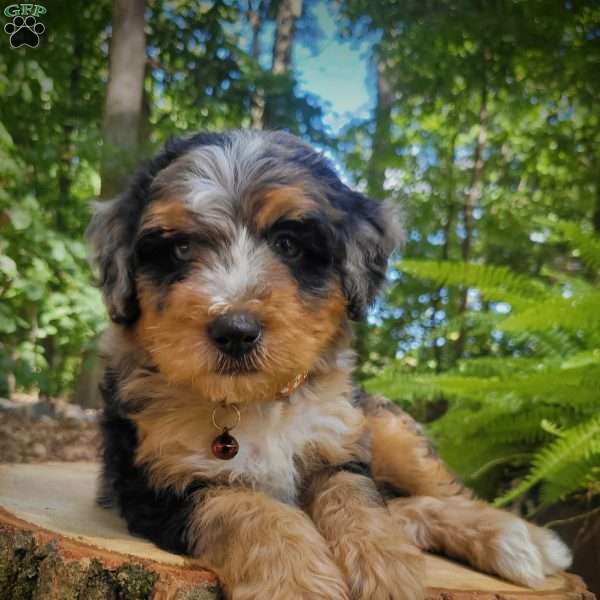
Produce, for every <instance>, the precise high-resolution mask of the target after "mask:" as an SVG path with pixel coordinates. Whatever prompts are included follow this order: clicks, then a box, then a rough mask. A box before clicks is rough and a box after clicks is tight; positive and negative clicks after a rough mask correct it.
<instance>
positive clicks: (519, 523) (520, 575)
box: [490, 518, 571, 588]
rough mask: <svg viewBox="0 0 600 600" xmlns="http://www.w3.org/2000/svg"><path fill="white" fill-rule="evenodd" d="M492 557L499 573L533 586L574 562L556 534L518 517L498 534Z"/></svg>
mask: <svg viewBox="0 0 600 600" xmlns="http://www.w3.org/2000/svg"><path fill="white" fill-rule="evenodd" d="M490 558H491V565H490V567H491V569H492V570H493V571H495V572H496V573H497V574H498V575H501V576H502V577H504V578H505V579H509V580H510V581H514V582H515V583H520V584H523V585H526V586H529V587H533V588H535V587H539V586H540V585H541V584H542V583H543V581H544V577H545V576H546V575H551V574H553V573H556V572H557V571H560V570H562V569H566V568H567V567H568V566H569V565H570V564H571V553H570V552H569V549H568V548H567V547H566V546H565V544H563V542H562V541H561V540H560V539H559V538H558V536H557V535H555V534H554V533H553V532H551V531H549V530H547V529H542V528H541V527H536V526H535V525H531V524H529V523H526V522H525V521H523V520H521V519H517V518H515V519H512V520H511V521H510V522H509V523H508V524H507V525H505V527H504V528H503V530H502V531H501V532H500V534H499V535H498V536H497V537H496V539H495V540H494V543H493V550H492V554H491V557H490Z"/></svg>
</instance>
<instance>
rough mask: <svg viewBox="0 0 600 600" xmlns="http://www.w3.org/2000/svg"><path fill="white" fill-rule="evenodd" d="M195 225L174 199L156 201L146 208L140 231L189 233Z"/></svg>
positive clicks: (190, 215)
mask: <svg viewBox="0 0 600 600" xmlns="http://www.w3.org/2000/svg"><path fill="white" fill-rule="evenodd" d="M195 225H196V223H195V221H194V217H193V215H192V213H191V212H190V211H189V210H188V209H187V208H186V207H185V205H184V204H183V202H181V201H179V200H176V199H168V198H165V199H161V200H156V201H154V202H152V203H151V204H150V206H149V207H148V208H147V210H146V212H145V214H144V218H143V221H142V229H155V228H158V229H166V230H178V231H191V230H192V229H193V228H194V226H195Z"/></svg>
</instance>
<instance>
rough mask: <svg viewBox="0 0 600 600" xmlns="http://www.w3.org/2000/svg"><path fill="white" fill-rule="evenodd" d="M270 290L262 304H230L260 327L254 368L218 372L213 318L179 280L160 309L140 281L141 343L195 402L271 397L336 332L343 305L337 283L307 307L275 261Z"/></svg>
mask: <svg viewBox="0 0 600 600" xmlns="http://www.w3.org/2000/svg"><path fill="white" fill-rule="evenodd" d="M266 280H267V281H268V290H267V291H266V292H263V294H262V298H261V300H260V301H258V300H255V299H248V300H245V301H242V302H239V303H236V305H235V307H234V308H236V309H239V310H248V311H249V312H251V313H252V314H254V315H256V317H257V318H258V319H259V320H260V321H261V323H262V324H263V328H264V334H263V341H262V350H261V353H260V355H259V357H258V358H257V362H258V366H259V370H258V371H257V372H254V373H250V374H240V375H236V376H235V377H223V375H221V374H219V373H218V372H217V370H216V369H217V358H218V355H217V352H216V349H215V348H214V346H213V344H212V342H211V341H210V340H209V338H208V336H207V326H208V324H209V322H210V321H211V320H212V319H213V318H214V316H215V315H213V314H212V313H211V305H210V301H209V299H208V298H206V297H205V296H203V294H202V293H201V292H200V291H199V290H198V289H197V287H195V286H194V284H193V282H190V281H189V280H185V281H183V282H180V283H177V284H174V285H172V286H171V288H170V290H169V293H168V296H167V297H166V298H165V299H164V301H163V302H162V307H160V308H159V306H158V305H159V295H158V290H155V289H154V288H153V287H152V286H151V285H150V284H148V283H147V282H144V281H141V282H138V299H139V303H140V307H141V316H140V318H139V320H138V322H137V323H136V334H137V336H138V340H139V343H140V344H141V345H142V346H143V347H145V348H146V349H147V350H148V351H149V353H150V355H151V356H152V358H153V359H154V361H155V362H156V364H157V365H158V367H159V369H160V370H161V372H162V373H164V375H165V376H166V378H167V379H168V380H169V381H171V382H172V383H178V384H187V385H189V386H190V387H191V388H192V389H194V390H195V391H196V393H197V394H198V397H199V398H202V399H205V400H209V401H218V400H221V399H226V400H227V401H229V402H245V401H248V402H251V401H264V400H270V399H272V398H273V397H274V396H275V395H276V394H277V392H278V391H279V390H280V389H282V388H283V387H284V386H285V385H286V384H287V383H288V382H289V381H290V380H292V379H293V378H294V377H295V376H296V375H298V374H299V373H302V372H304V371H307V370H310V369H312V368H313V366H314V364H315V363H316V362H317V361H318V359H319V356H320V355H321V353H322V352H323V351H324V350H325V349H326V347H327V346H328V345H329V344H330V343H331V342H332V341H333V339H334V338H335V337H336V335H338V332H339V328H340V326H341V323H342V320H343V318H344V314H345V307H346V300H345V298H344V296H343V294H342V291H341V289H340V287H339V285H336V286H335V287H334V289H332V291H331V293H330V294H329V296H328V297H327V298H325V299H322V300H315V301H312V302H311V303H310V305H309V304H308V303H307V302H306V301H305V300H303V299H302V298H301V296H300V293H299V290H298V286H297V284H296V282H295V280H294V279H293V277H292V276H291V274H290V273H289V272H288V271H287V269H286V268H285V266H284V265H282V264H280V263H279V262H278V261H277V260H276V259H273V261H272V263H271V264H270V266H269V272H268V274H267V276H266Z"/></svg>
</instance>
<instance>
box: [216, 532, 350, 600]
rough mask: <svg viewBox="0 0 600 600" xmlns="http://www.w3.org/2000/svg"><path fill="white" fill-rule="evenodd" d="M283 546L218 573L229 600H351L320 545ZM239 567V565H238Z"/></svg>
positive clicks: (343, 582) (295, 541) (339, 572)
mask: <svg viewBox="0 0 600 600" xmlns="http://www.w3.org/2000/svg"><path fill="white" fill-rule="evenodd" d="M297 542H298V540H294V543H290V544H287V543H284V544H279V545H274V547H271V548H268V549H265V551H264V552H260V551H258V552H251V554H253V556H252V560H251V561H250V562H248V563H247V564H246V565H245V566H244V567H243V568H242V569H241V570H240V569H237V570H236V565H230V569H229V575H228V576H227V575H225V574H224V573H222V572H220V571H218V570H217V574H218V575H219V576H221V575H225V576H224V577H223V578H222V581H223V583H224V584H225V596H226V597H227V598H228V599H230V600H350V596H349V592H348V586H347V584H346V581H345V580H344V577H343V575H342V573H341V571H340V569H339V568H338V566H337V565H336V564H335V562H334V561H333V560H332V557H331V554H330V553H329V552H328V550H327V548H326V546H325V545H324V544H323V545H312V546H311V545H304V544H299V543H297ZM238 566H239V565H238Z"/></svg>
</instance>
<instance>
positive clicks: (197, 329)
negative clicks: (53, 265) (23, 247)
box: [89, 131, 570, 600]
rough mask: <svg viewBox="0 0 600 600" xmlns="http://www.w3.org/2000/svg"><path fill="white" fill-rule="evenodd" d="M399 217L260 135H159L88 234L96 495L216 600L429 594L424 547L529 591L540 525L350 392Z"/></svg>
mask: <svg viewBox="0 0 600 600" xmlns="http://www.w3.org/2000/svg"><path fill="white" fill-rule="evenodd" d="M400 231H401V228H400V226H399V223H398V219H397V217H396V216H395V215H394V213H393V211H392V210H391V209H390V208H389V207H388V206H386V205H385V204H378V203H375V202H372V201H371V200H369V199H367V198H366V197H364V196H363V195H362V194H360V193H358V192H355V191H352V190H351V189H349V188H348V187H347V186H346V185H345V184H343V183H342V182H341V181H340V179H339V178H338V176H337V175H336V173H335V171H334V170H333V169H332V168H331V166H330V165H329V164H328V163H327V161H326V160H325V159H324V158H323V156H321V155H320V154H318V153H316V152H315V151H313V150H312V149H311V148H310V147H309V146H307V145H306V144H305V143H303V142H302V141H300V140H299V139H297V138H295V137H293V136H291V135H288V134H285V133H275V132H250V131H232V132H229V133H224V134H198V135H195V136H193V137H189V138H187V139H181V140H176V141H173V142H171V143H169V144H167V146H166V148H165V149H164V151H163V152H162V153H161V154H159V155H158V157H157V158H155V159H154V160H153V161H151V162H150V163H149V164H148V165H147V166H146V167H145V168H144V169H142V170H141V171H140V172H139V173H138V174H137V175H136V176H135V178H134V179H133V180H132V182H131V184H130V186H129V188H128V190H127V191H126V192H125V193H124V194H123V195H122V196H120V197H119V198H117V199H116V200H114V201H112V202H109V203H106V204H101V205H99V206H98V208H97V212H96V214H95V216H94V217H93V220H92V223H91V225H90V229H89V234H90V238H91V241H92V243H93V245H94V248H95V258H96V262H97V265H98V268H99V273H100V277H101V286H102V290H103V293H104V297H105V301H106V304H107V307H108V310H109V314H110V318H111V320H112V322H113V325H112V327H111V329H110V331H109V332H108V334H107V337H106V340H105V349H104V353H105V360H106V371H105V374H104V379H103V383H102V386H101V389H102V393H103V397H104V401H105V408H104V417H103V421H102V432H103V439H104V451H103V475H102V481H101V486H100V501H101V502H102V503H104V504H110V503H112V502H114V503H116V504H117V505H118V506H119V508H120V511H121V513H122V515H123V517H124V518H125V519H126V521H127V524H128V526H129V529H130V530H131V531H132V532H133V533H136V534H139V535H142V536H145V537H147V538H149V539H150V540H152V541H153V542H155V543H156V544H157V545H158V546H160V547H162V548H165V549H167V550H170V551H173V552H177V553H182V554H187V555H190V556H192V557H196V558H197V559H199V560H200V561H201V563H203V564H204V565H206V566H208V567H209V568H210V569H212V570H214V571H215V572H216V573H217V574H218V576H219V578H220V580H221V582H222V585H223V588H224V593H225V595H226V596H227V597H228V598H232V599H235V600H246V599H248V600H250V599H257V598H267V599H269V600H271V599H288V598H289V599H295V600H301V599H306V600H320V599H322V600H342V599H345V600H347V599H353V600H359V599H360V600H389V599H390V598H394V599H396V598H397V599H407V600H408V599H417V598H422V597H423V589H422V584H423V572H422V557H421V550H434V551H438V552H442V553H445V554H447V555H448V556H451V557H455V558H457V559H460V560H464V561H467V562H469V563H471V564H472V565H474V566H475V567H477V568H478V569H481V570H483V571H487V572H490V573H496V574H499V575H501V576H502V577H505V578H507V579H509V580H512V581H515V582H518V583H521V584H525V585H531V586H535V585H537V584H539V583H540V582H541V581H542V580H543V578H544V575H545V574H548V573H553V572H555V571H556V570H558V569H562V568H565V567H567V566H568V565H569V562H570V556H569V552H568V550H567V549H566V548H565V546H564V545H563V544H562V542H560V540H558V538H556V537H555V536H554V535H553V534H552V533H551V532H549V531H547V530H544V529H541V528H538V527H534V526H533V525H530V524H528V523H526V522H524V521H522V520H521V519H519V518H517V517H515V516H513V515H512V514H509V513H506V512H502V511H499V510H496V509H494V508H492V507H490V506H488V505H486V504H483V503H481V502H479V501H477V500H475V499H473V498H472V497H471V495H470V494H469V493H468V492H467V491H465V490H464V489H463V488H462V487H461V486H460V485H459V484H458V483H457V482H456V481H455V479H454V478H453V477H452V475H451V474H450V473H449V472H448V470H447V469H446V468H445V466H444V465H443V464H442V463H441V462H440V461H439V460H438V459H437V458H436V456H435V455H434V454H433V453H432V451H431V449H430V447H429V444H428V442H427V440H426V439H425V438H424V437H423V436H422V435H421V434H420V432H419V429H418V427H417V425H416V424H415V423H414V422H413V421H412V420H411V419H410V418H409V417H408V416H407V415H406V414H403V413H402V412H401V411H399V410H398V409H397V408H396V407H395V406H394V405H393V404H391V403H389V402H387V401H386V400H385V399H382V398H377V397H368V396H365V395H364V394H362V393H360V392H359V391H358V390H357V389H356V388H355V386H354V385H353V383H352V378H351V375H352V368H353V355H352V352H351V350H350V326H349V323H350V321H351V320H358V319H361V318H362V317H363V316H364V315H365V311H366V309H367V307H368V306H369V304H370V303H371V302H372V301H373V299H374V297H375V294H376V293H377V291H378V289H379V287H380V286H381V284H382V282H383V280H384V276H385V271H386V264H387V259H388V256H389V255H390V253H391V252H392V250H393V249H394V248H395V246H396V245H397V244H398V243H399V241H400Z"/></svg>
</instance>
